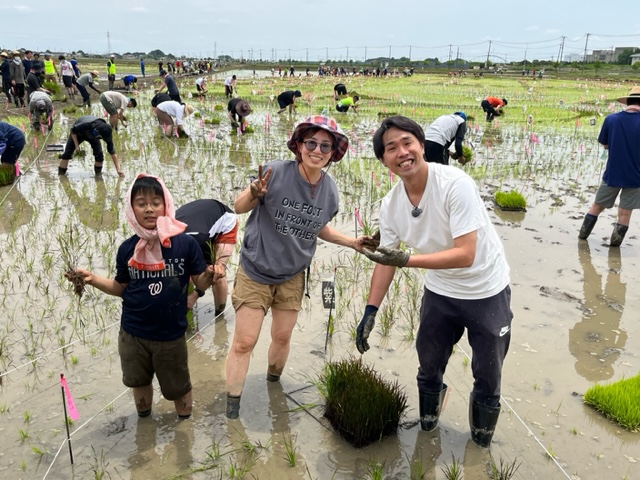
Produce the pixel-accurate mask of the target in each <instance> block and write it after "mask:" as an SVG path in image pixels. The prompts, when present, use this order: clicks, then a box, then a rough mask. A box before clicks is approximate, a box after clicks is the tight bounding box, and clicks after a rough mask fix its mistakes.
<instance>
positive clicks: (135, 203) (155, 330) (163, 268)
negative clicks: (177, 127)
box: [67, 173, 224, 419]
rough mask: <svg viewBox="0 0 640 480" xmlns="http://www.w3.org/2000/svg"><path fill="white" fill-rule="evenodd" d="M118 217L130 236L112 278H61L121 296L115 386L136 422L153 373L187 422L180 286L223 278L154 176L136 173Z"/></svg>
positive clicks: (145, 408)
mask: <svg viewBox="0 0 640 480" xmlns="http://www.w3.org/2000/svg"><path fill="white" fill-rule="evenodd" d="M126 199H127V206H126V209H125V216H126V218H127V222H128V223H129V225H130V226H131V228H133V230H134V232H135V235H133V236H131V237H130V238H128V239H127V240H125V241H124V242H123V243H122V245H120V248H119V249H118V255H117V257H116V276H115V278H113V279H109V278H105V277H101V276H99V275H96V274H94V273H92V272H89V271H87V270H83V269H78V270H76V272H75V273H74V272H68V273H67V278H69V279H70V280H71V279H72V278H73V277H74V276H78V275H79V276H80V278H81V280H82V281H83V282H84V283H85V284H87V285H91V286H92V287H95V288H97V289H98V290H101V291H103V292H104V293H107V294H109V295H113V296H116V297H122V316H121V326H120V333H119V335H118V352H119V354H120V362H121V365H122V382H123V383H124V384H125V385H126V386H127V387H131V388H132V389H133V398H134V401H135V404H136V409H137V411H138V416H139V417H148V416H149V415H150V414H151V407H152V405H153V386H152V381H153V375H154V373H155V375H156V376H157V378H158V383H159V384H160V390H161V391H162V395H164V397H165V398H166V399H167V400H173V402H174V404H175V408H176V412H177V414H178V417H179V418H182V419H186V418H189V417H190V416H191V410H192V394H191V380H190V376H189V366H188V362H187V342H186V339H185V331H186V329H187V285H188V283H189V280H191V281H192V282H193V283H194V285H195V286H196V287H197V288H199V289H202V290H206V289H207V288H208V287H209V286H211V284H212V283H213V282H214V281H215V279H217V278H218V277H220V276H221V275H222V274H223V273H224V269H223V268H222V267H221V266H217V265H216V266H213V265H209V266H208V267H207V266H206V265H205V263H204V258H203V257H202V251H201V250H200V247H199V246H198V243H197V242H196V241H195V240H194V239H193V238H192V237H190V236H189V235H186V234H185V233H183V232H184V230H185V228H186V225H185V224H184V223H182V222H179V221H178V220H176V219H175V217H174V204H173V198H172V196H171V194H170V193H169V191H168V190H167V188H166V187H165V185H164V183H163V182H162V180H161V179H159V178H158V177H154V176H151V175H146V174H143V173H141V174H139V175H138V176H137V178H136V180H135V181H134V182H133V184H132V185H131V187H130V189H129V192H128V194H127V197H126Z"/></svg>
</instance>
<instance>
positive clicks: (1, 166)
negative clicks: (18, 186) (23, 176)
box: [0, 163, 16, 187]
mask: <svg viewBox="0 0 640 480" xmlns="http://www.w3.org/2000/svg"><path fill="white" fill-rule="evenodd" d="M15 181H16V166H15V165H14V164H12V163H0V187H2V186H4V185H11V184H12V183H13V182H15Z"/></svg>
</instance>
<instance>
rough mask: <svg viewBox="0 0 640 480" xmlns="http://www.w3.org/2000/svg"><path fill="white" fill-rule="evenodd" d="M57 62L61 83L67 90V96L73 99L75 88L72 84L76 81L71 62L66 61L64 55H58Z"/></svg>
mask: <svg viewBox="0 0 640 480" xmlns="http://www.w3.org/2000/svg"><path fill="white" fill-rule="evenodd" d="M58 60H60V73H61V76H62V83H63V84H64V86H65V88H66V89H67V94H68V95H69V97H70V98H72V99H73V98H74V97H75V92H76V88H75V87H74V85H73V82H74V81H75V80H76V73H75V71H74V70H73V65H71V62H69V61H67V59H66V58H65V57H64V55H59V56H58Z"/></svg>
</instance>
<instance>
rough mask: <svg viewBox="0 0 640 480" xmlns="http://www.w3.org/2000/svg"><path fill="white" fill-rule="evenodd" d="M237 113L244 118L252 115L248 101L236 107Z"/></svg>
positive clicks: (241, 101) (239, 103) (243, 101)
mask: <svg viewBox="0 0 640 480" xmlns="http://www.w3.org/2000/svg"><path fill="white" fill-rule="evenodd" d="M236 112H238V115H240V116H242V117H246V116H247V115H249V114H250V113H251V105H249V102H247V101H246V100H240V101H239V102H238V104H237V105H236Z"/></svg>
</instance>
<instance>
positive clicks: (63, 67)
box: [60, 60, 75, 77]
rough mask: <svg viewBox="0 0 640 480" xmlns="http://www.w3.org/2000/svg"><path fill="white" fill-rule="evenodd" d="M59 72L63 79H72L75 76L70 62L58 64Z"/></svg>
mask: <svg viewBox="0 0 640 480" xmlns="http://www.w3.org/2000/svg"><path fill="white" fill-rule="evenodd" d="M60 71H61V72H62V75H64V76H65V77H73V76H74V75H75V72H74V71H73V66H72V65H71V62H67V61H66V60H62V61H61V62H60Z"/></svg>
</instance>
